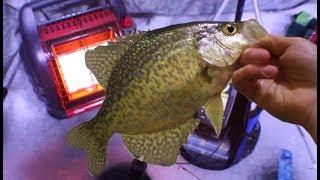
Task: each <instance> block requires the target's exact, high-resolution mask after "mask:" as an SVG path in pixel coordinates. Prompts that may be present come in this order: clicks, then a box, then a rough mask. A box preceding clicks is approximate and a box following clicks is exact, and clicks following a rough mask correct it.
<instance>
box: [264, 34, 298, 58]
mask: <svg viewBox="0 0 320 180" xmlns="http://www.w3.org/2000/svg"><path fill="white" fill-rule="evenodd" d="M299 40H300V38H297V37H284V36H274V35H270V34H269V35H268V36H265V37H264V38H262V39H261V40H260V42H259V45H261V46H262V47H263V48H265V49H267V50H268V51H269V52H270V53H271V54H272V55H274V56H277V57H279V56H281V55H282V54H284V52H285V51H286V50H287V49H288V47H290V46H291V45H293V44H295V43H297V41H299Z"/></svg>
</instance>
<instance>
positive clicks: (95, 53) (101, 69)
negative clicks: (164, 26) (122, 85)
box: [85, 33, 145, 87]
mask: <svg viewBox="0 0 320 180" xmlns="http://www.w3.org/2000/svg"><path fill="white" fill-rule="evenodd" d="M144 34H145V33H139V34H133V35H128V36H125V37H121V38H119V39H117V42H109V43H108V45H107V46H98V47H96V48H95V49H93V50H88V51H87V52H86V54H85V62H86V66H87V68H88V69H89V70H90V71H91V72H92V73H93V74H94V75H95V77H96V78H97V80H98V82H99V83H100V84H101V85H102V86H104V87H107V83H108V80H109V77H110V75H111V72H112V70H113V68H114V66H115V65H116V63H117V61H118V60H119V59H121V56H122V55H123V54H124V53H125V52H126V51H127V50H128V49H129V48H130V46H131V45H133V44H134V43H135V42H136V41H138V40H139V39H140V38H141V37H142V36H143V35H144Z"/></svg>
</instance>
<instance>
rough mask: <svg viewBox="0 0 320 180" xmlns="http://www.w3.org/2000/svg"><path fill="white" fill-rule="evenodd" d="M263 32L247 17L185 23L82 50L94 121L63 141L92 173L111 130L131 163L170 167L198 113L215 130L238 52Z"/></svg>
mask: <svg viewBox="0 0 320 180" xmlns="http://www.w3.org/2000/svg"><path fill="white" fill-rule="evenodd" d="M265 34H266V31H265V29H264V28H263V27H262V26H260V25H259V24H258V23H257V22H256V21H255V20H248V21H242V22H209V21H208V22H192V23H186V24H179V25H172V26H168V27H164V28H161V29H156V30H153V31H148V32H142V33H138V34H134V35H130V36H128V37H124V38H120V39H118V41H117V42H110V43H109V45H108V46H98V47H96V48H95V49H94V50H88V51H87V53H86V57H85V59H86V65H87V67H88V69H89V70H91V71H92V73H93V74H94V75H95V76H96V78H97V80H98V81H99V83H100V84H101V85H102V86H104V87H105V88H106V95H105V100H104V103H103V105H102V107H101V109H100V111H99V112H98V114H97V115H96V117H95V118H93V119H92V120H90V121H87V122H84V123H82V124H80V125H78V126H77V127H75V128H73V129H72V130H71V131H70V132H69V134H68V137H67V140H68V143H69V144H70V145H72V146H74V147H77V148H81V149H83V150H84V151H85V153H86V155H87V159H88V166H89V172H90V173H91V174H92V175H98V174H99V172H100V171H101V170H102V169H103V168H104V166H105V164H106V148H107V147H106V146H107V143H108V140H109V138H110V137H111V136H112V135H113V134H114V133H120V134H121V136H122V139H123V142H124V144H125V145H126V147H127V148H128V150H129V151H130V152H131V154H132V155H133V156H134V157H135V158H136V159H139V160H141V161H144V162H147V163H152V164H158V165H163V166H170V165H173V164H174V163H175V161H176V158H177V156H178V154H179V149H180V147H181V145H182V144H183V143H186V140H187V137H188V135H189V134H190V133H191V132H192V131H193V130H194V128H195V127H196V126H197V125H198V120H197V119H196V118H195V117H194V115H195V113H196V112H197V111H198V110H199V108H201V107H203V108H204V110H205V112H206V115H207V116H208V117H209V119H210V121H211V123H212V125H213V127H214V128H215V130H216V132H217V133H218V134H219V133H220V130H221V124H222V117H223V105H222V100H221V92H222V90H223V89H224V87H225V86H226V84H227V83H228V82H229V81H230V79H231V75H232V73H233V71H234V70H235V69H236V64H237V63H236V61H237V59H238V57H239V56H240V54H241V53H242V52H243V51H244V50H245V49H246V48H247V47H249V46H250V45H253V44H255V43H258V42H259V39H260V38H262V37H264V35H265Z"/></svg>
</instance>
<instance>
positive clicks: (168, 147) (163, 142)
mask: <svg viewBox="0 0 320 180" xmlns="http://www.w3.org/2000/svg"><path fill="white" fill-rule="evenodd" d="M198 124H199V122H198V121H197V120H196V119H190V120H188V121H186V122H185V123H184V124H182V125H180V126H178V127H176V128H172V129H168V130H165V131H160V132H154V133H143V134H136V135H126V134H121V135H122V139H123V142H124V144H125V145H126V147H127V148H128V150H129V151H130V152H131V154H132V155H133V156H134V157H135V158H136V159H138V160H140V161H144V162H146V163H151V164H159V165H163V166H170V165H173V164H174V163H175V162H176V159H177V156H178V155H179V152H180V147H181V145H182V144H185V143H186V142H187V138H188V136H189V134H190V133H191V132H192V131H193V130H194V129H195V128H196V127H197V125H198Z"/></svg>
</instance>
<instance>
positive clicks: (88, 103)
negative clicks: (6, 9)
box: [49, 29, 116, 117]
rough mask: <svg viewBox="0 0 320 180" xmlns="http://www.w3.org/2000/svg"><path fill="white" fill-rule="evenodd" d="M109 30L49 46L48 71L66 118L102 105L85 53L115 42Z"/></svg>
mask: <svg viewBox="0 0 320 180" xmlns="http://www.w3.org/2000/svg"><path fill="white" fill-rule="evenodd" d="M115 37H116V35H115V33H114V31H113V30H112V29H108V30H105V31H103V32H99V33H96V34H91V35H88V36H85V37H81V38H79V39H75V40H70V41H68V42H64V43H61V44H55V45H52V46H51V52H52V55H53V58H52V59H51V61H49V66H50V69H51V74H52V77H53V79H54V82H55V85H56V87H57V92H58V94H59V96H60V98H61V105H62V107H63V108H64V109H65V110H66V112H67V115H68V117H71V116H73V115H74V114H79V113H80V112H83V111H86V110H88V109H92V108H95V107H97V106H99V105H101V104H102V102H103V99H104V93H105V89H104V88H103V87H102V86H101V85H100V84H99V82H98V81H97V79H96V78H95V76H94V75H93V74H92V73H91V71H90V70H89V69H88V68H87V67H86V64H85V53H86V51H87V50H89V49H94V48H96V47H97V46H107V45H108V42H110V41H115Z"/></svg>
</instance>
